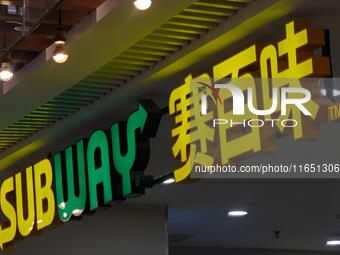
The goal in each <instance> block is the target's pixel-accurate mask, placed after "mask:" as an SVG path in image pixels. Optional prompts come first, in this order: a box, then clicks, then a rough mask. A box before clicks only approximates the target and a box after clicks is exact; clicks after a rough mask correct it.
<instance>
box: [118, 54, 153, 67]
mask: <svg viewBox="0 0 340 255" xmlns="http://www.w3.org/2000/svg"><path fill="white" fill-rule="evenodd" d="M115 61H116V62H118V63H124V64H133V65H144V66H153V65H155V64H156V61H151V60H143V59H132V58H126V57H121V56H119V57H117V58H115Z"/></svg>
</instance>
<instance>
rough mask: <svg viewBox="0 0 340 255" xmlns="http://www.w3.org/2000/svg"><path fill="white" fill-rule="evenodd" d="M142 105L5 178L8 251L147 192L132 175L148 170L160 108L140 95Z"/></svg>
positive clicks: (0, 198)
mask: <svg viewBox="0 0 340 255" xmlns="http://www.w3.org/2000/svg"><path fill="white" fill-rule="evenodd" d="M138 107H139V108H138V110H137V111H135V112H134V113H132V114H131V115H130V117H129V118H128V120H127V122H118V123H116V124H114V125H112V126H111V128H110V130H109V131H104V130H97V131H95V132H94V133H93V134H92V135H91V137H90V138H88V139H82V140H81V141H79V142H77V144H76V145H72V146H70V147H68V148H67V149H65V151H62V152H59V153H57V154H56V155H54V158H53V160H50V159H44V160H42V161H40V162H38V163H37V164H35V165H33V166H31V167H28V168H27V169H26V170H25V171H22V172H20V173H18V174H16V175H15V176H12V177H10V178H8V179H6V180H5V181H4V182H3V183H2V186H1V190H0V203H1V210H2V212H3V214H4V215H5V217H6V218H7V219H8V222H1V225H0V246H1V249H2V250H3V251H12V250H13V248H14V247H13V245H14V243H15V242H17V241H20V240H21V239H23V238H24V237H26V236H28V235H34V234H36V233H38V232H39V231H41V230H45V229H48V228H53V227H55V226H57V225H59V224H61V223H62V222H67V221H68V220H70V218H71V217H79V216H81V215H82V214H84V213H93V212H94V211H95V210H96V208H98V207H106V206H108V203H109V202H112V201H119V202H121V201H123V200H124V199H125V198H126V197H129V196H133V195H134V193H136V192H138V194H141V193H143V190H141V188H140V187H139V188H138V189H137V188H136V187H135V186H134V182H133V180H132V179H131V176H132V173H133V172H134V171H138V172H141V174H143V171H144V169H145V168H146V166H147V164H148V161H149V156H150V145H149V140H150V138H152V137H155V135H156V132H157V129H158V125H159V122H160V119H161V112H160V110H159V109H158V107H157V106H156V105H155V104H154V103H153V102H152V101H151V100H140V101H139V104H138ZM56 209H57V210H56Z"/></svg>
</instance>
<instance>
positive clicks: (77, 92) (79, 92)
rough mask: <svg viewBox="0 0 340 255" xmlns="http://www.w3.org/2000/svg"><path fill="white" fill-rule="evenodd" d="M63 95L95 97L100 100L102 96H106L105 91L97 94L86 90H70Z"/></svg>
mask: <svg viewBox="0 0 340 255" xmlns="http://www.w3.org/2000/svg"><path fill="white" fill-rule="evenodd" d="M63 94H67V95H74V96H89V97H95V98H98V97H100V96H103V95H105V94H106V93H105V91H101V92H96V91H86V90H80V89H77V90H76V89H74V88H72V89H68V90H66V91H65V92H64V93H63Z"/></svg>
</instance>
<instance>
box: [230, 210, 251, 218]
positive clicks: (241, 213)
mask: <svg viewBox="0 0 340 255" xmlns="http://www.w3.org/2000/svg"><path fill="white" fill-rule="evenodd" d="M247 214H248V213H247V212H246V211H229V212H228V217H242V216H245V215H247Z"/></svg>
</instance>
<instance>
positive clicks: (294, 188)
mask: <svg viewBox="0 0 340 255" xmlns="http://www.w3.org/2000/svg"><path fill="white" fill-rule="evenodd" d="M94 2H95V1H65V3H68V4H69V5H68V6H69V7H68V8H69V9H68V10H69V11H70V12H71V11H73V10H75V11H77V12H79V13H81V12H82V11H83V9H82V8H85V7H84V6H86V5H89V6H88V7H87V8H88V9H86V8H85V9H86V10H85V12H87V16H84V17H83V20H78V21H77V22H75V23H73V24H71V23H69V24H68V23H67V22H68V21H67V19H65V25H70V27H69V31H68V33H67V39H68V44H67V50H68V52H69V55H70V58H69V60H68V61H67V62H66V63H65V64H64V65H56V64H54V63H53V61H52V60H51V54H52V53H51V52H53V46H52V47H51V46H49V45H50V44H51V43H53V37H49V38H50V40H52V42H50V43H49V44H48V45H46V47H45V48H44V49H43V47H41V50H35V52H36V54H37V55H36V57H35V58H34V59H32V60H28V61H26V62H25V63H24V65H22V68H21V69H20V70H19V71H18V72H17V73H16V74H15V75H16V77H15V78H14V79H13V80H12V81H11V82H9V83H5V84H3V90H4V95H3V96H2V97H1V98H0V109H6V110H3V111H0V118H1V119H2V121H1V123H0V130H1V131H0V148H1V149H2V151H1V152H0V160H1V161H0V162H1V164H0V169H1V170H6V171H2V173H1V178H5V177H6V176H8V175H12V174H13V172H15V171H19V170H22V169H24V168H25V167H27V166H28V165H31V164H33V163H35V162H37V161H38V160H40V159H42V158H44V157H46V156H47V154H48V153H56V152H58V151H60V150H62V149H64V148H65V147H66V146H69V145H70V144H72V143H74V142H76V141H77V140H79V139H80V138H83V137H89V136H90V134H91V133H92V132H93V131H94V130H96V129H100V128H107V127H109V126H110V125H111V124H113V123H115V122H116V121H119V120H124V119H126V118H127V116H128V115H129V114H130V113H131V111H133V110H134V109H136V100H137V99H138V98H151V99H153V100H154V101H155V102H156V103H157V104H158V105H159V107H160V108H165V107H166V106H167V101H168V98H169V92H170V91H171V90H172V89H174V88H175V87H177V86H179V85H181V83H182V82H183V79H184V77H186V76H187V75H188V74H189V73H192V72H197V73H198V72H202V71H209V70H210V68H211V66H212V65H214V64H216V63H218V62H219V61H222V60H223V59H226V58H227V57H229V56H231V55H233V54H235V53H236V52H237V51H239V50H241V49H243V48H245V47H246V46H248V45H250V44H252V43H254V42H265V43H267V42H276V41H278V40H280V39H281V38H282V37H283V36H284V29H283V24H284V23H285V22H287V21H289V20H291V19H293V18H309V19H312V24H313V25H314V24H316V26H324V27H327V28H330V29H331V31H338V28H337V24H338V22H337V14H336V12H337V10H338V9H339V8H340V3H339V1H335V0H326V1H321V0H310V1H308V5H307V4H306V1H302V0H301V1H295V0H281V1H279V0H277V1H276V0H275V1H266V0H258V1H252V2H250V3H249V1H223V0H199V1H190V0H172V1H167V0H158V1H156V0H155V1H153V2H154V3H153V5H152V8H150V10H148V11H146V12H145V13H143V12H138V11H136V10H134V9H133V6H132V3H131V2H129V1H113V0H112V1H107V2H105V3H104V5H102V6H100V7H99V8H98V9H96V10H95V11H93V9H91V8H90V5H91V3H94ZM82 3H84V6H83V5H82ZM98 4H100V3H99V2H98ZM92 8H95V7H93V6H92ZM65 11H66V10H65ZM89 13H90V14H89ZM70 16H72V15H70ZM80 16H81V15H80ZM65 18H66V16H65ZM56 20H57V19H56V18H55V19H54V21H56ZM46 22H47V23H46V24H45V25H46V26H47V25H49V24H51V23H53V24H54V22H50V23H49V21H46ZM43 24H44V23H43ZM43 24H42V25H43ZM51 26H52V25H51ZM39 28H40V27H39ZM39 28H38V30H39ZM42 30H44V31H49V29H46V30H45V29H42ZM51 35H53V29H52V33H50V35H49V36H51ZM338 35H340V31H339V33H333V34H332V40H333V41H332V42H333V44H332V45H336V42H339V41H340V36H338ZM36 36H37V37H39V36H38V35H36ZM47 37H48V33H47V32H46V37H45V34H44V38H42V39H44V40H47V39H48V38H47ZM112 45H114V47H113V46H112ZM26 50H27V49H26ZM332 50H333V56H335V57H334V58H333V71H334V73H335V75H339V74H340V63H338V59H339V61H340V50H338V49H337V48H335V46H333V48H332ZM18 62H20V60H18ZM84 63H86V64H84ZM173 126H174V121H173V119H172V118H171V117H169V116H168V115H165V116H164V117H163V119H162V122H161V126H160V128H159V131H158V134H157V137H156V139H154V141H152V154H151V161H150V164H149V166H148V169H147V172H148V173H150V174H153V175H155V176H158V175H161V174H164V173H168V172H171V171H172V170H173V169H175V168H176V167H178V166H179V164H180V163H179V162H177V161H176V160H174V159H173V158H172V154H171V146H172V144H173V140H172V139H171V136H170V130H171V127H173ZM338 129H339V123H332V124H323V125H322V128H321V135H322V137H321V139H320V140H318V141H314V142H312V143H293V142H292V138H291V137H289V136H288V137H285V138H283V139H281V140H280V142H279V148H278V152H276V153H274V154H271V155H269V156H268V155H263V156H259V157H256V158H254V159H252V160H251V161H249V162H250V163H252V164H258V163H259V162H272V163H275V162H276V163H277V162H282V163H285V162H286V163H290V162H291V161H297V162H299V161H301V160H302V161H304V162H310V163H311V161H315V160H316V159H317V161H320V160H325V161H326V162H333V161H336V159H337V158H338V155H337V151H336V150H333V149H332V148H336V147H337V144H338V139H337V136H338ZM335 138H336V139H335ZM293 147H294V150H292V148H293ZM297 151H298V152H300V153H296V152H297ZM325 152H327V153H325ZM320 155H321V156H320ZM14 169H16V170H14ZM339 189H340V188H339V185H338V180H337V179H334V180H322V179H318V180H315V179H314V180H282V179H280V180H279V179H273V180H266V179H258V180H253V179H251V180H249V179H236V180H229V179H213V180H210V179H209V180H208V179H204V180H200V181H198V182H196V183H194V184H191V185H170V186H163V185H161V186H157V187H155V188H153V189H152V190H150V191H149V192H148V193H147V194H146V195H145V196H143V197H140V198H138V199H135V200H129V201H128V203H143V204H165V205H168V206H169V233H170V237H171V238H172V239H170V241H171V240H172V241H173V242H172V243H171V245H173V246H207V247H222V248H240V247H242V248H261V249H279V250H314V251H334V250H336V251H339V248H330V247H325V245H324V244H325V240H326V238H327V236H328V235H331V234H334V233H337V232H340V224H339V223H340V222H339V221H338V219H336V218H335V217H334V216H335V215H338V214H340V203H339V202H340V190H339ZM236 208H239V209H246V210H248V211H249V215H248V216H247V217H245V218H240V219H230V218H227V217H226V216H225V214H226V211H227V210H229V209H236ZM275 230H280V231H281V232H282V233H281V236H280V239H278V240H277V239H276V238H275V235H274V233H273V231H275ZM176 239H177V240H176Z"/></svg>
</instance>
